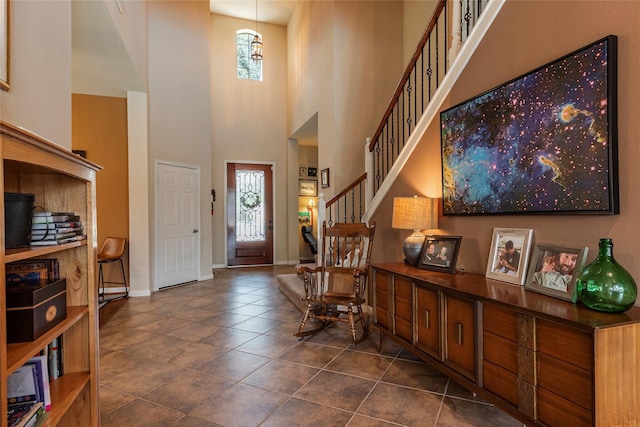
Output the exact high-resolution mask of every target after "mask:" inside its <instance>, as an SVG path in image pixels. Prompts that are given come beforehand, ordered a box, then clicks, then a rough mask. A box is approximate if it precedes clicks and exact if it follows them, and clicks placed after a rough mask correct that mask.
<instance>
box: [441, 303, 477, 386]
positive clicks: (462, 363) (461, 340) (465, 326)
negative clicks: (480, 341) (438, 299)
mask: <svg viewBox="0 0 640 427" xmlns="http://www.w3.org/2000/svg"><path fill="white" fill-rule="evenodd" d="M444 309H445V324H444V328H445V348H444V363H446V364H447V365H449V366H451V367H452V368H454V369H456V370H457V371H458V372H459V373H461V374H462V375H465V376H466V377H469V378H471V379H473V380H474V381H475V378H476V340H475V336H476V334H475V329H476V322H475V318H476V308H475V302H474V301H471V300H467V299H464V298H459V297H454V296H451V295H446V294H445V295H444Z"/></svg>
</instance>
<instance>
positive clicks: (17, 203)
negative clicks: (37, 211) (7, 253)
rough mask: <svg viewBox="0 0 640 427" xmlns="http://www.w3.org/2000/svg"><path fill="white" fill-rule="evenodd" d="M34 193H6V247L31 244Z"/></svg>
mask: <svg viewBox="0 0 640 427" xmlns="http://www.w3.org/2000/svg"><path fill="white" fill-rule="evenodd" d="M34 200H35V196H34V195H33V194H23V193H4V247H5V249H13V248H22V247H25V246H29V240H31V221H32V219H33V202H34Z"/></svg>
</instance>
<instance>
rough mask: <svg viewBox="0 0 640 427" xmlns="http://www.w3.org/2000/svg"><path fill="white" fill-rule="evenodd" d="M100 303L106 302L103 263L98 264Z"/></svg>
mask: <svg viewBox="0 0 640 427" xmlns="http://www.w3.org/2000/svg"><path fill="white" fill-rule="evenodd" d="M98 302H104V276H103V273H102V263H101V262H99V263H98Z"/></svg>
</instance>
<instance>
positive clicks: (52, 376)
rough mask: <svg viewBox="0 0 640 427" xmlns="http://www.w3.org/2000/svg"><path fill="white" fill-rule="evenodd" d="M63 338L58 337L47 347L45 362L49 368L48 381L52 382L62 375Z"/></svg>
mask: <svg viewBox="0 0 640 427" xmlns="http://www.w3.org/2000/svg"><path fill="white" fill-rule="evenodd" d="M63 349H64V338H63V336H62V335H60V336H59V337H57V338H54V339H53V341H51V342H50V343H49V345H48V346H47V354H46V356H47V362H48V365H49V366H48V368H49V380H50V381H53V380H56V379H58V378H60V377H61V376H62V375H64V353H63Z"/></svg>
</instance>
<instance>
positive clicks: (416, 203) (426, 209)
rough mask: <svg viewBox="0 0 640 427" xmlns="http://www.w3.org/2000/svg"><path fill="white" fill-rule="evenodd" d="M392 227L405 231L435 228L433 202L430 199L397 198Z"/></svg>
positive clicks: (394, 205) (394, 200)
mask: <svg viewBox="0 0 640 427" xmlns="http://www.w3.org/2000/svg"><path fill="white" fill-rule="evenodd" d="M391 227H393V228H399V229H403V230H424V229H428V228H434V224H433V203H432V200H431V199H430V198H428V197H395V198H394V199H393V219H392V220H391Z"/></svg>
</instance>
